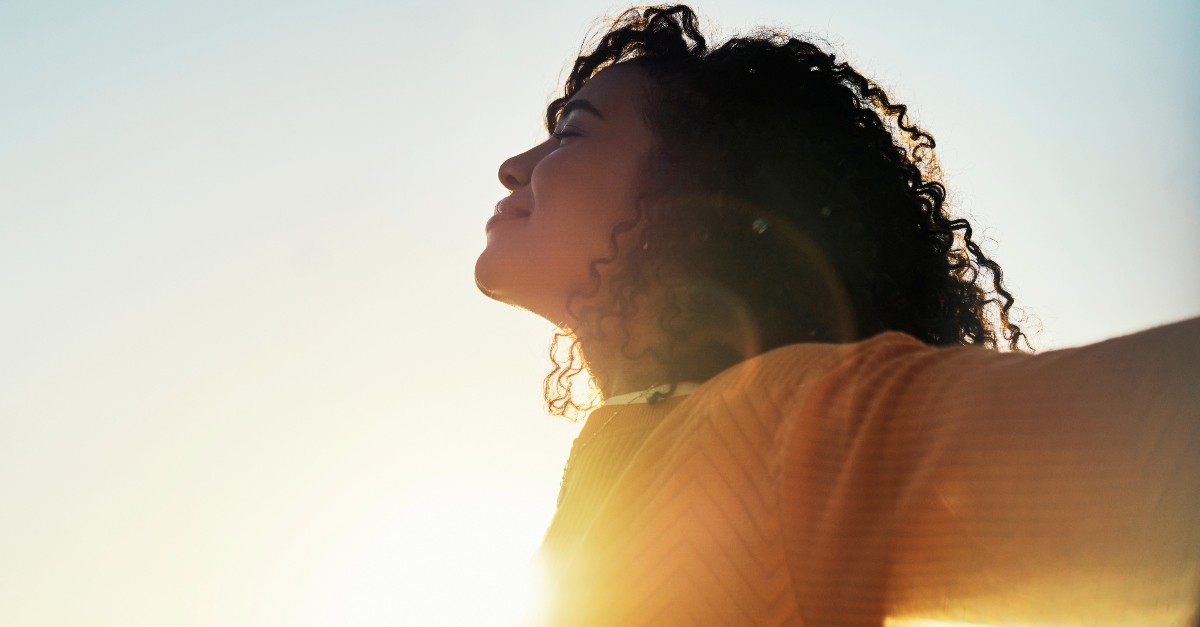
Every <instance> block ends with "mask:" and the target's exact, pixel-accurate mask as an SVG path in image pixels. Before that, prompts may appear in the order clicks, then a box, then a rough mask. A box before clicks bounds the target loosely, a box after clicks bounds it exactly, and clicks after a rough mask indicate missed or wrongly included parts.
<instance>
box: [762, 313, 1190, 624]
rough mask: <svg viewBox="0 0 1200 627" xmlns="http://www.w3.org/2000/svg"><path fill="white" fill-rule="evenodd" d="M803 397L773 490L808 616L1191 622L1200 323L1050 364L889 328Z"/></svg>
mask: <svg viewBox="0 0 1200 627" xmlns="http://www.w3.org/2000/svg"><path fill="white" fill-rule="evenodd" d="M805 387H806V388H807V389H806V390H805V391H804V393H803V394H802V395H799V396H797V399H796V402H795V403H794V405H795V406H796V407H797V413H796V416H795V417H794V418H795V420H794V422H793V425H792V430H791V432H790V434H789V437H788V439H787V442H788V444H787V458H788V460H789V463H788V464H786V465H785V469H784V471H783V472H784V476H783V478H782V482H781V489H782V490H783V492H784V494H783V497H784V499H785V507H787V508H790V510H791V511H788V512H785V521H786V524H787V525H788V526H789V538H790V545H789V549H790V553H791V554H790V555H789V563H790V564H791V565H792V570H793V578H794V579H795V585H796V587H797V592H798V594H799V595H801V596H802V597H807V599H806V602H802V607H806V608H811V610H810V611H812V612H813V615H811V616H809V617H808V618H810V620H811V621H813V622H814V624H830V623H836V622H847V623H856V622H863V623H867V622H870V620H871V619H870V618H869V617H871V616H874V617H875V618H874V620H875V621H876V623H877V622H878V617H879V616H881V615H882V616H890V617H893V618H894V619H896V620H900V619H909V620H915V619H918V618H920V619H929V620H942V621H948V620H953V621H968V622H971V623H983V624H990V623H1003V624H1023V623H1027V624H1031V625H1032V624H1036V625H1047V624H1050V625H1054V624H1063V625H1072V624H1089V625H1092V624H1097V625H1104V624H1113V625H1129V624H1145V625H1156V624H1164V625H1167V624H1185V621H1188V620H1194V616H1195V612H1196V609H1197V604H1198V595H1200V320H1191V321H1187V322H1182V323H1178V324H1173V325H1169V326H1165V327H1161V328H1157V329H1153V330H1150V331H1145V332H1142V333H1138V334H1135V335H1131V336H1127V337H1122V338H1117V339H1114V340H1109V341H1106V342H1102V343H1099V344H1095V345H1091V346H1086V347H1082V348H1076V349H1069V350H1062V351H1055V352H1050V353H1046V354H1042V355H998V354H995V353H991V352H987V351H983V350H977V349H941V350H938V349H930V348H925V347H920V346H917V345H914V344H913V343H912V342H911V341H909V340H907V339H905V338H903V337H902V336H895V335H892V336H881V337H880V338H876V339H873V340H870V341H868V342H865V343H862V344H859V345H856V346H855V347H853V348H851V349H847V354H846V356H845V358H844V359H842V360H841V361H840V363H839V365H838V366H837V367H835V368H833V369H832V370H830V371H828V372H827V373H826V374H825V375H823V376H822V377H820V379H819V380H818V381H816V382H815V383H814V384H812V385H811V386H805ZM843 619H844V620H843ZM822 621H825V622H822ZM898 624H905V623H903V621H901V622H899V623H898ZM910 624H921V623H919V622H914V623H910ZM927 624H937V623H927ZM1189 624H1190V623H1189Z"/></svg>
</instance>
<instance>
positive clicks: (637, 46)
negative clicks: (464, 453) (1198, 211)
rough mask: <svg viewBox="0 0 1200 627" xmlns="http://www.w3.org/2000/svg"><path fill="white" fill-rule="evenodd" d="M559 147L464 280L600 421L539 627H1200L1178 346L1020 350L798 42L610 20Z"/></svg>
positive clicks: (1199, 533) (993, 291) (878, 99)
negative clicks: (538, 348) (546, 339)
mask: <svg viewBox="0 0 1200 627" xmlns="http://www.w3.org/2000/svg"><path fill="white" fill-rule="evenodd" d="M546 124H547V129H548V131H549V132H550V136H549V137H548V138H547V139H546V140H545V141H544V142H542V143H540V144H538V145H536V146H534V147H533V148H530V149H529V150H527V151H525V152H523V153H521V154H518V155H516V156H514V157H512V158H510V159H508V160H506V161H505V162H504V163H503V164H502V165H501V166H500V170H499V179H500V182H501V183H502V184H503V185H504V187H505V188H507V190H508V191H509V193H508V195H507V196H506V197H505V198H504V199H503V200H501V201H500V202H499V203H498V204H497V206H496V209H495V212H494V215H493V217H492V218H491V219H490V220H489V221H488V223H487V227H486V231H487V246H486V248H485V250H484V251H483V252H482V254H481V255H480V257H479V260H478V262H477V265H476V281H477V283H478V285H479V286H480V289H481V290H483V291H484V292H485V293H486V294H487V295H488V296H490V297H492V298H495V299H497V300H500V301H503V302H506V303H510V304H512V305H515V306H517V307H521V308H524V309H528V310H529V311H531V312H533V313H535V314H537V315H539V316H542V317H544V318H546V319H547V320H549V321H551V322H552V323H554V324H556V325H558V326H559V328H560V329H561V333H560V334H559V337H558V338H557V340H558V341H557V342H556V344H554V345H553V346H552V357H553V358H554V359H555V368H554V370H553V371H552V372H551V373H550V374H549V375H548V376H547V378H546V380H545V382H544V393H545V397H546V401H547V403H548V405H549V407H550V409H551V410H552V411H553V412H555V413H558V414H561V415H566V416H575V415H580V414H583V413H587V420H586V422H585V424H584V426H583V429H582V431H581V432H580V435H579V437H578V439H577V440H576V441H575V444H574V446H573V448H572V451H571V454H570V458H569V461H568V465H567V468H566V469H565V471H564V477H563V486H562V492H561V494H560V497H559V508H558V512H557V514H556V516H555V519H554V521H553V522H552V524H551V526H550V528H549V530H548V532H547V535H546V538H545V544H544V547H543V551H542V553H543V557H544V558H545V562H546V565H547V569H548V574H549V579H550V581H551V582H552V584H553V586H554V592H553V602H552V608H551V609H550V610H549V617H548V618H547V621H548V622H549V623H551V624H563V625H589V624H599V625H609V624H612V625H618V624H620V625H631V624H648V625H674V624H702V625H707V624H732V625H744V624H745V625H749V624H755V625H758V624H762V625H782V624H788V625H791V624H805V625H880V624H883V623H885V622H889V624H1064V625H1065V624H1114V625H1123V624H1186V623H1188V622H1189V621H1193V620H1195V619H1196V612H1197V604H1198V601H1200V453H1198V451H1197V448H1198V442H1200V391H1198V389H1200V385H1197V381H1198V380H1200V323H1198V321H1197V320H1191V321H1187V322H1183V323H1177V324H1174V325H1169V326H1166V327H1161V328H1158V329H1154V330H1150V331H1146V332H1143V333H1139V334H1135V335H1132V336H1127V337H1124V338H1118V339H1115V340H1110V341H1107V342H1103V343H1100V344H1095V345H1092V346H1087V347H1082V348H1077V349H1070V350H1063V351H1055V352H1049V353H1045V354H1039V355H1034V354H1032V353H1030V352H1028V349H1029V342H1028V340H1027V338H1026V336H1025V333H1024V332H1023V331H1022V329H1021V327H1020V326H1019V324H1018V323H1017V322H1018V320H1017V318H1016V317H1015V316H1014V315H1012V314H1013V305H1014V299H1013V296H1012V294H1011V293H1010V292H1009V290H1008V289H1007V288H1006V286H1005V283H1004V277H1003V272H1002V269H1001V266H1000V265H999V263H997V261H995V260H993V259H991V258H990V257H989V256H988V255H987V254H985V252H984V251H983V250H981V249H980V247H979V246H978V244H977V243H976V241H975V239H974V237H973V231H972V225H971V224H970V223H969V222H968V221H967V220H965V219H962V218H958V217H954V216H952V215H951V214H950V212H949V210H948V208H947V207H946V205H945V202H944V201H945V196H946V194H945V188H944V187H943V183H942V181H941V180H940V172H939V170H938V167H937V162H936V158H935V156H934V141H933V136H932V135H931V134H929V133H927V132H926V131H924V130H922V129H920V128H918V127H917V126H916V125H914V124H913V123H911V122H910V120H909V119H908V117H907V115H906V109H905V107H904V106H903V105H900V104H897V103H894V102H892V100H890V99H889V97H888V96H887V94H886V93H885V92H884V91H883V90H881V89H880V88H879V87H878V86H876V85H875V84H874V83H872V82H871V81H870V80H869V79H867V78H866V77H864V76H863V75H861V74H860V73H858V72H857V71H856V70H855V69H854V68H852V67H850V66H849V65H848V64H846V63H843V62H840V61H839V60H837V59H836V58H835V57H834V55H832V54H830V53H829V52H827V51H825V50H824V49H823V48H822V47H821V46H820V45H817V44H815V43H812V42H808V41H805V40H803V39H800V38H797V37H795V36H793V35H790V34H787V33H779V32H766V31H764V32H758V33H754V34H750V35H746V36H741V37H735V38H732V39H729V40H727V41H725V42H723V43H720V44H719V45H714V44H710V43H709V42H708V41H707V40H706V39H705V37H704V35H703V34H702V33H701V32H700V30H699V28H698V27H697V20H696V16H695V15H694V14H693V12H692V11H691V10H690V9H688V8H687V7H684V6H673V7H658V8H649V9H639V10H631V11H629V12H626V13H625V14H623V15H622V16H620V17H619V18H618V19H617V20H616V21H615V22H613V24H612V25H611V27H610V28H609V29H608V31H607V32H606V33H605V34H604V35H603V36H602V37H601V38H599V39H598V41H597V42H596V43H595V45H594V46H591V47H589V48H588V49H586V50H584V51H583V53H582V54H581V55H580V56H579V57H578V59H577V60H576V62H575V64H574V66H573V68H572V70H571V73H570V75H569V77H568V78H567V80H566V84H565V86H564V91H563V94H562V96H561V97H559V98H557V99H555V100H554V101H553V102H552V103H551V104H550V105H549V107H548V109H547V112H546ZM581 373H586V374H587V375H590V377H591V380H592V381H593V382H594V387H595V391H596V394H597V396H598V397H599V399H600V400H599V402H598V403H597V404H596V406H595V407H592V406H591V404H589V402H588V401H585V400H584V398H585V397H586V396H587V390H580V389H578V388H579V387H580V386H581V385H583V384H582V383H580V382H581V381H582V380H583V378H582V377H581V376H579V375H581ZM905 621H908V622H907V623H906V622H905ZM920 621H943V622H940V623H939V622H926V623H921V622H920ZM946 621H958V623H954V622H946ZM964 621H966V622H964Z"/></svg>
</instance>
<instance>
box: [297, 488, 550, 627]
mask: <svg viewBox="0 0 1200 627" xmlns="http://www.w3.org/2000/svg"><path fill="white" fill-rule="evenodd" d="M542 500H543V499H542V495H541V494H540V492H539V491H538V490H537V489H536V486H535V485H533V484H532V482H529V481H525V480H523V479H522V478H521V477H515V476H508V477H496V476H490V477H489V476H485V475H482V474H471V473H463V474H456V475H442V476H435V477H429V478H426V479H425V480H423V481H421V482H419V483H417V484H414V485H412V486H410V487H409V488H408V489H406V490H404V492H403V493H402V494H400V495H398V496H397V497H396V498H393V499H389V500H388V501H387V502H382V503H379V504H377V505H375V506H373V507H371V508H369V509H367V510H366V511H362V512H360V513H359V515H358V516H357V518H356V519H355V520H353V521H351V522H349V524H347V525H345V527H344V528H343V530H342V532H341V533H340V534H339V536H338V537H337V538H336V539H335V540H334V541H333V543H332V546H330V547H328V550H327V551H326V553H325V555H324V557H323V559H322V560H321V563H320V564H319V565H318V566H317V567H316V568H315V569H314V572H315V575H314V580H313V582H312V588H311V589H310V591H309V595H307V596H308V599H307V601H306V603H305V605H307V606H308V607H307V608H306V609H305V610H304V612H303V613H304V616H302V617H300V618H301V621H302V622H303V623H304V624H313V625H318V624H320V625H332V624H343V625H431V626H432V625H497V626H505V625H522V624H526V622H527V621H528V620H529V618H530V617H531V616H532V615H533V612H535V611H536V608H537V606H538V604H539V601H540V585H539V582H538V573H537V569H536V568H535V565H534V564H535V562H534V559H533V558H534V552H535V551H536V549H537V545H538V543H539V542H540V539H541V532H542V530H544V529H545V526H546V523H547V521H548V514H547V510H546V507H545V506H544V505H541V503H540V501H542Z"/></svg>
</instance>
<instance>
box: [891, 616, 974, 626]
mask: <svg viewBox="0 0 1200 627" xmlns="http://www.w3.org/2000/svg"><path fill="white" fill-rule="evenodd" d="M883 627H992V626H991V625H989V623H983V622H962V621H938V620H934V619H910V617H905V619H901V617H895V616H888V617H887V619H884V621H883Z"/></svg>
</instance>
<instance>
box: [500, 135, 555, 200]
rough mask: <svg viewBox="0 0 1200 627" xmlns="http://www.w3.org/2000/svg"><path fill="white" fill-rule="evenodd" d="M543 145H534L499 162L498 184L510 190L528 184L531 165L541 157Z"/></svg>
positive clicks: (531, 172)
mask: <svg viewBox="0 0 1200 627" xmlns="http://www.w3.org/2000/svg"><path fill="white" fill-rule="evenodd" d="M544 145H545V144H542V145H539V146H534V147H533V148H530V149H529V150H526V151H525V152H523V153H521V154H519V155H513V156H511V157H509V158H507V159H505V160H504V163H501V164H500V172H499V177H500V184H501V185H503V186H504V187H505V188H506V189H508V191H510V192H511V191H514V190H516V189H517V188H520V187H524V186H526V185H528V184H529V179H530V177H531V176H532V174H533V167H534V166H535V165H537V162H538V161H539V160H540V159H541V158H542V152H543V151H542V150H541V148H542V146H544Z"/></svg>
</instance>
